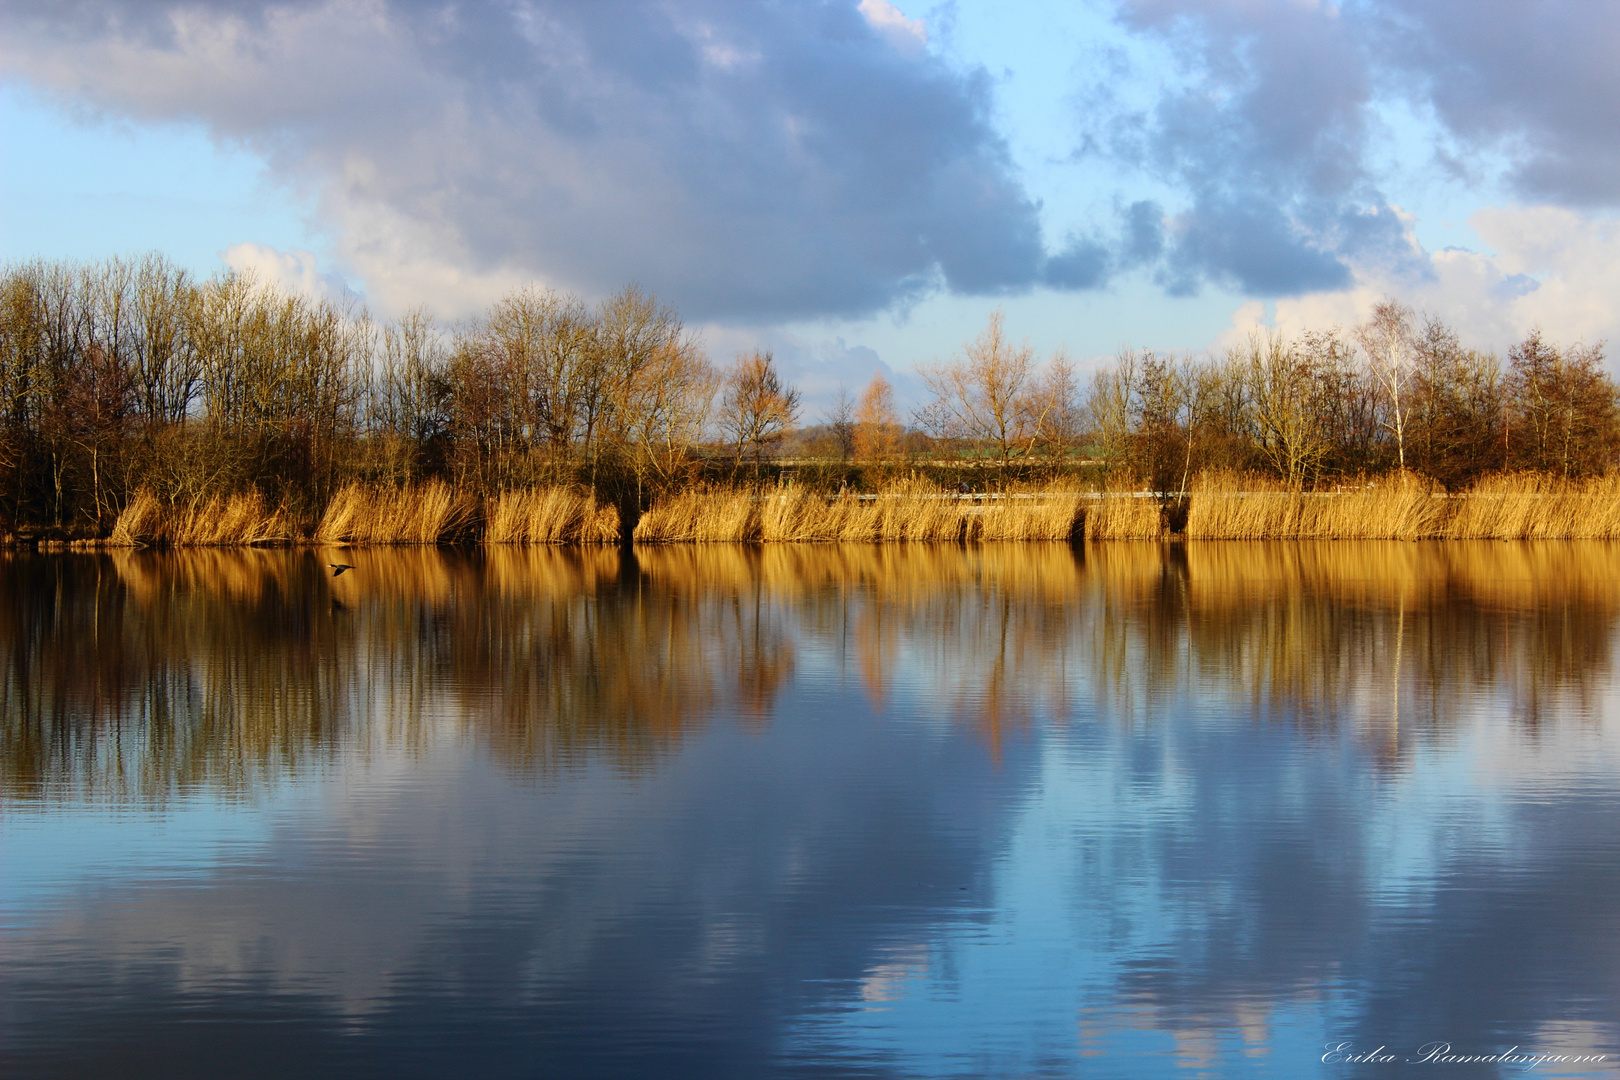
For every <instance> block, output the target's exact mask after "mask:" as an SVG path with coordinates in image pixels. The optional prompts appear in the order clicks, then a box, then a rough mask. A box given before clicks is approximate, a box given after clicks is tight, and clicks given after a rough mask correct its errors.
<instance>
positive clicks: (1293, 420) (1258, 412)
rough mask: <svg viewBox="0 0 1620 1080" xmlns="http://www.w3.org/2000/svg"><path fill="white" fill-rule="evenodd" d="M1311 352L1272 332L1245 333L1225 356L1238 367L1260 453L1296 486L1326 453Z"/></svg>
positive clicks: (1321, 404) (1318, 380)
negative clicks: (1244, 340) (1244, 339)
mask: <svg viewBox="0 0 1620 1080" xmlns="http://www.w3.org/2000/svg"><path fill="white" fill-rule="evenodd" d="M1312 360H1313V354H1312V352H1310V351H1308V350H1305V349H1301V348H1299V347H1298V346H1297V345H1296V344H1295V343H1293V342H1290V341H1288V340H1287V339H1285V338H1284V337H1283V336H1282V335H1281V334H1280V333H1277V332H1276V331H1272V332H1270V333H1268V334H1265V335H1261V334H1259V333H1258V332H1257V333H1254V334H1252V335H1250V337H1249V340H1248V342H1247V344H1246V345H1244V346H1242V347H1241V348H1240V349H1239V350H1236V352H1235V355H1233V356H1232V357H1231V358H1230V359H1229V361H1228V362H1229V363H1231V364H1233V365H1234V366H1241V367H1242V369H1243V372H1244V376H1245V379H1246V380H1247V383H1248V398H1249V402H1250V406H1251V408H1252V409H1253V416H1254V421H1253V424H1254V435H1255V442H1256V443H1257V444H1258V448H1259V450H1260V453H1261V454H1262V455H1263V456H1264V457H1265V459H1266V460H1267V461H1268V462H1269V463H1270V464H1271V466H1272V467H1273V468H1274V469H1276V470H1277V472H1278V473H1280V474H1281V475H1282V476H1283V478H1284V479H1286V480H1287V481H1288V482H1289V483H1290V484H1293V485H1295V486H1300V485H1303V484H1304V482H1305V479H1306V478H1307V477H1308V476H1310V475H1312V474H1314V473H1315V472H1316V470H1317V468H1318V467H1319V466H1320V465H1321V463H1322V459H1323V458H1324V457H1326V456H1327V453H1328V451H1329V449H1330V444H1329V441H1328V438H1327V433H1326V432H1325V431H1324V430H1323V426H1322V421H1321V414H1322V411H1323V405H1324V402H1323V401H1322V392H1321V391H1322V386H1321V381H1320V379H1319V378H1318V375H1319V372H1318V371H1317V369H1316V366H1315V365H1314V364H1313V363H1312Z"/></svg>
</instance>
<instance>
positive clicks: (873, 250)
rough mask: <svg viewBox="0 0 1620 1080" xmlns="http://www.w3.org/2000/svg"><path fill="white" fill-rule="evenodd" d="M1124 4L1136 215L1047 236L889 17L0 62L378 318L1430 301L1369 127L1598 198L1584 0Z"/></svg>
mask: <svg viewBox="0 0 1620 1080" xmlns="http://www.w3.org/2000/svg"><path fill="white" fill-rule="evenodd" d="M1112 10H1113V12H1114V15H1115V22H1116V26H1117V27H1118V29H1119V30H1120V32H1121V33H1123V34H1124V35H1125V36H1126V37H1128V38H1130V39H1132V40H1135V41H1138V42H1144V43H1148V44H1150V45H1151V46H1152V47H1153V48H1155V49H1157V50H1159V52H1158V54H1157V55H1161V56H1168V57H1169V58H1170V66H1169V67H1167V68H1166V69H1164V70H1152V71H1149V70H1136V71H1127V72H1124V73H1123V77H1124V78H1126V79H1128V80H1133V81H1134V85H1135V86H1136V88H1137V90H1139V91H1140V90H1142V89H1143V88H1146V89H1147V93H1146V98H1145V101H1144V100H1142V99H1140V98H1139V99H1138V101H1137V103H1136V104H1135V105H1133V106H1130V107H1126V106H1124V105H1122V104H1119V102H1120V101H1123V100H1125V99H1126V98H1128V97H1129V95H1121V96H1119V97H1117V98H1116V97H1114V96H1111V95H1110V94H1108V93H1104V92H1097V93H1093V94H1091V95H1090V96H1089V97H1087V98H1086V100H1088V101H1091V102H1094V103H1095V102H1100V103H1102V104H1103V106H1104V107H1102V108H1100V109H1097V110H1096V111H1095V112H1094V114H1093V115H1088V116H1087V118H1086V125H1087V136H1086V139H1085V145H1086V146H1088V147H1089V148H1090V150H1089V152H1090V153H1092V154H1093V155H1101V156H1102V157H1103V158H1105V159H1106V160H1107V161H1108V162H1109V163H1110V164H1111V165H1112V166H1117V167H1118V168H1119V169H1120V175H1127V174H1129V175H1133V176H1136V177H1138V178H1141V177H1146V178H1148V179H1149V180H1151V181H1152V185H1153V189H1154V191H1155V192H1156V194H1154V195H1153V197H1151V198H1143V197H1142V194H1143V192H1142V191H1132V190H1129V188H1130V187H1131V184H1132V183H1133V182H1134V181H1125V180H1122V181H1121V182H1120V190H1118V191H1115V192H1104V193H1102V194H1103V196H1104V198H1105V199H1106V198H1107V197H1108V196H1109V195H1112V196H1113V197H1114V199H1115V203H1116V205H1118V206H1119V207H1120V208H1121V209H1120V210H1119V211H1118V212H1117V214H1116V215H1115V217H1114V219H1113V220H1102V221H1096V222H1093V223H1092V224H1091V226H1090V227H1089V228H1088V229H1087V230H1083V231H1082V232H1081V233H1077V234H1073V235H1069V236H1066V237H1061V238H1060V237H1048V236H1046V235H1044V234H1043V229H1042V213H1043V208H1042V206H1041V205H1040V202H1039V200H1037V199H1036V198H1035V197H1033V196H1032V195H1031V194H1030V192H1029V190H1028V189H1027V187H1026V185H1025V183H1024V181H1023V180H1022V178H1021V177H1020V174H1019V172H1018V170H1017V168H1016V167H1015V165H1014V163H1013V161H1012V156H1011V152H1010V150H1009V146H1008V142H1007V140H1006V138H1005V137H1004V135H1003V133H1002V132H1001V130H1000V129H999V128H998V121H997V118H996V114H995V111H994V110H995V100H994V97H995V94H994V91H995V84H994V81H993V80H992V78H991V77H990V76H989V75H988V74H987V73H986V72H985V71H983V70H981V69H978V68H975V67H971V66H964V65H962V64H960V63H955V64H953V63H952V62H950V61H948V60H947V59H945V58H943V56H942V55H941V54H940V53H939V52H938V51H937V50H934V49H931V48H930V46H929V33H928V27H927V25H926V24H925V23H924V22H923V21H922V20H920V19H915V18H909V17H907V15H905V14H904V13H903V12H901V11H900V10H899V9H897V8H896V7H895V6H894V5H893V4H892V3H891V2H890V0H806V2H803V3H776V2H768V0H681V2H675V0H600V2H593V3H576V2H572V0H497V2H487V3H482V2H480V3H474V2H467V0H277V2H268V3H266V2H258V3H254V2H234V0H233V2H227V0H10V2H8V3H7V4H5V5H3V6H0V71H3V72H4V73H5V74H6V75H7V76H9V77H11V78H18V79H22V80H25V81H26V82H28V83H29V84H30V85H31V86H33V87H34V88H35V89H37V90H39V91H43V92H45V93H48V94H53V95H55V96H56V97H57V98H58V99H60V100H63V101H66V102H68V103H70V104H72V105H73V106H75V107H79V108H83V107H89V108H91V109H97V110H102V111H104V112H107V113H109V114H113V115H117V116H123V117H132V118H134V119H137V120H145V121H170V120H182V121H191V122H198V123H200V124H202V125H203V126H204V127H205V128H206V130H208V131H209V132H210V133H212V134H213V135H214V136H215V137H217V138H220V139H222V140H227V141H233V142H237V143H241V144H244V145H246V146H248V147H250V148H252V149H253V150H254V151H256V152H257V153H259V154H260V155H262V156H263V157H264V159H265V160H266V161H267V162H269V164H270V167H271V169H272V171H273V173H274V175H276V176H277V177H278V178H280V179H281V180H282V181H284V182H286V183H288V184H290V185H293V186H294V187H295V188H297V189H298V190H300V191H303V192H306V193H308V194H310V195H311V196H313V198H314V200H315V202H316V205H317V206H318V208H319V217H320V220H321V221H322V222H323V223H324V225H325V227H326V228H328V229H329V230H330V233H331V235H332V236H333V237H334V253H335V254H336V255H337V256H338V257H339V258H340V259H341V260H342V261H343V263H344V264H345V265H346V267H347V268H349V269H350V270H351V271H352V272H353V273H354V274H356V275H357V276H358V277H360V278H361V279H363V280H364V281H365V282H366V284H367V289H368V294H369V296H370V298H371V299H372V300H373V302H374V303H376V304H377V305H378V306H380V307H383V308H398V307H403V306H405V305H406V304H408V303H412V302H417V301H420V300H424V299H426V300H428V301H429V302H431V303H433V304H434V306H436V307H438V308H440V309H441V310H449V311H455V310H458V309H459V310H465V309H467V308H470V307H474V306H477V305H479V304H481V303H483V302H484V301H486V300H487V299H488V298H489V297H490V296H491V295H493V294H495V293H498V292H500V291H502V290H503V289H505V288H507V287H509V286H510V285H511V284H513V283H516V282H518V281H522V280H530V279H536V278H538V279H540V280H542V281H545V282H547V283H549V284H553V285H558V286H562V287H567V288H573V289H578V290H581V291H583V292H585V293H587V294H601V293H604V292H607V291H609V290H612V289H614V288H617V287H618V286H620V285H622V284H624V283H625V282H626V281H629V280H636V281H638V282H639V283H640V284H642V285H643V286H645V287H647V288H650V289H652V290H654V291H656V292H657V293H659V294H660V295H662V296H663V297H665V298H666V299H668V300H670V301H672V302H674V303H675V304H677V305H678V306H679V307H680V308H681V309H682V310H683V311H685V312H686V313H687V314H688V315H689V316H691V317H692V318H694V319H697V320H700V321H710V320H717V321H723V322H729V323H732V324H750V325H763V324H767V323H770V322H779V321H786V320H796V319H805V318H817V317H835V318H837V317H842V318H859V317H863V316H867V315H870V314H872V313H874V312H878V311H882V310H885V309H894V308H896V307H903V306H904V305H906V304H908V303H910V302H911V301H914V300H916V299H917V298H920V297H923V296H926V295H929V294H932V293H935V292H937V291H939V290H941V289H943V290H947V291H949V292H951V293H954V294H958V295H969V296H1003V295H1015V294H1018V293H1023V292H1027V291H1029V290H1032V289H1036V288H1048V289H1055V290H1066V291H1072V290H1086V289H1097V288H1102V287H1105V286H1107V285H1108V284H1109V282H1110V281H1112V280H1113V279H1115V278H1116V277H1117V276H1118V275H1119V274H1121V273H1126V272H1141V273H1147V274H1150V275H1152V276H1153V277H1154V278H1155V279H1156V280H1157V281H1158V282H1159V284H1160V285H1161V286H1162V288H1163V289H1164V291H1165V292H1167V293H1168V294H1170V295H1172V296H1176V295H1187V294H1191V293H1195V292H1198V291H1200V290H1201V289H1204V288H1206V287H1209V286H1216V287H1219V288H1223V289H1229V290H1233V291H1236V292H1238V293H1241V294H1244V295H1247V296H1251V297H1257V298H1265V299H1278V298H1282V299H1287V298H1309V297H1313V296H1314V297H1329V296H1338V295H1341V294H1346V295H1348V294H1349V293H1353V292H1355V291H1357V290H1363V289H1365V288H1367V287H1370V285H1371V283H1377V285H1378V287H1379V288H1389V289H1394V290H1397V291H1412V290H1418V291H1422V290H1430V291H1431V292H1432V291H1434V290H1437V289H1438V290H1442V291H1443V289H1442V286H1443V285H1444V283H1445V282H1446V281H1448V280H1451V277H1448V274H1449V273H1450V270H1448V267H1449V268H1451V269H1455V266H1456V264H1458V262H1459V260H1458V258H1457V257H1455V256H1453V255H1450V254H1447V253H1437V254H1436V253H1430V252H1426V251H1424V250H1422V248H1421V247H1420V246H1419V245H1418V244H1417V243H1416V241H1415V239H1414V235H1413V229H1412V222H1411V220H1410V216H1409V215H1406V214H1404V213H1403V211H1402V210H1401V209H1400V208H1399V206H1398V198H1397V197H1395V196H1394V195H1392V194H1391V193H1390V192H1388V191H1386V190H1385V189H1386V186H1387V185H1388V184H1390V183H1391V182H1392V181H1391V178H1390V177H1389V176H1387V175H1385V174H1384V172H1381V170H1380V167H1379V166H1378V165H1377V164H1376V162H1377V161H1378V160H1379V158H1378V155H1379V152H1380V147H1381V146H1383V145H1384V142H1387V139H1385V136H1386V135H1387V132H1384V131H1383V130H1382V125H1383V123H1384V119H1383V118H1384V116H1385V115H1386V113H1387V110H1388V109H1389V108H1390V107H1391V106H1392V105H1396V106H1399V107H1400V108H1402V109H1405V110H1408V111H1409V112H1410V113H1411V114H1412V115H1415V116H1419V117H1422V118H1424V122H1426V123H1428V124H1429V125H1430V126H1431V129H1432V131H1431V134H1432V137H1433V143H1434V148H1433V155H1432V161H1431V162H1429V163H1427V165H1428V166H1430V167H1433V168H1436V169H1439V170H1440V171H1442V172H1447V173H1448V175H1452V176H1455V177H1459V178H1461V179H1462V180H1463V181H1464V182H1465V183H1466V184H1474V185H1476V186H1478V185H1489V184H1493V183H1500V184H1501V185H1504V187H1503V188H1502V190H1504V191H1506V192H1509V193H1511V195H1512V196H1513V197H1514V198H1517V199H1519V200H1522V201H1523V202H1524V203H1525V204H1526V206H1524V207H1522V208H1521V209H1522V211H1523V212H1524V213H1532V212H1540V211H1543V210H1545V211H1553V210H1556V211H1560V212H1563V211H1569V212H1571V213H1575V214H1579V215H1586V216H1587V217H1590V216H1591V215H1593V214H1601V213H1602V212H1604V211H1606V210H1609V209H1611V208H1613V207H1614V206H1615V205H1616V203H1617V202H1620V168H1617V167H1616V166H1617V165H1620V139H1617V138H1616V137H1615V125H1614V122H1613V119H1612V115H1613V102H1614V101H1615V100H1617V99H1620V69H1617V68H1615V66H1614V65H1612V63H1611V62H1610V58H1609V56H1608V55H1607V53H1608V51H1609V50H1608V49H1607V43H1609V42H1612V41H1614V40H1616V38H1617V36H1620V8H1617V7H1614V6H1613V5H1610V4H1608V3H1606V2H1603V0H1546V2H1545V3H1538V4H1534V5H1530V4H1523V3H1511V2H1508V0H1347V2H1345V3H1340V4H1334V3H1328V2H1325V0H1116V2H1115V3H1114V4H1113V6H1112ZM1119 76H1120V73H1119V72H1111V73H1110V75H1109V76H1108V77H1109V78H1110V79H1113V78H1116V77H1119ZM1083 96H1084V95H1083ZM1381 140H1384V142H1381ZM1502 212H1503V213H1513V212H1519V211H1514V210H1504V211H1502ZM1559 220H1560V221H1563V220H1564V219H1559ZM1561 228H1562V226H1561ZM1566 233H1567V230H1564V231H1563V232H1560V233H1559V235H1565V234H1566ZM1583 250H1584V249H1583ZM1605 250H1607V249H1605ZM1581 257H1582V258H1584V259H1586V260H1587V261H1588V262H1591V260H1592V257H1590V256H1588V255H1583V256H1581ZM1608 257H1609V259H1610V262H1609V263H1604V266H1605V267H1611V266H1612V263H1613V261H1614V258H1615V257H1614V256H1613V255H1612V254H1611V255H1610V256H1608ZM233 258H236V259H238V260H239V261H240V260H241V259H245V258H247V255H245V254H243V252H241V251H238V252H237V253H236V254H235V255H233ZM287 258H293V259H294V260H295V262H298V260H303V259H304V255H302V254H295V255H293V256H284V255H280V254H277V253H269V252H265V251H259V252H257V253H256V254H254V255H253V259H255V260H257V261H258V262H260V263H265V264H266V265H267V266H268V264H269V263H274V262H277V260H278V259H279V260H281V261H285V260H286V259H287ZM289 265H291V264H289ZM1503 265H1504V266H1505V265H1506V264H1505V263H1504V264H1503ZM1493 266H1494V264H1493ZM287 272H288V273H293V276H295V277H299V275H303V276H308V275H310V274H313V273H314V270H313V267H312V265H310V266H305V265H304V263H303V262H298V265H297V266H296V267H292V269H290V270H288V271H287ZM1606 272H1607V271H1606ZM1492 273H1496V274H1497V276H1498V277H1502V278H1503V279H1504V280H1505V279H1506V278H1507V277H1512V276H1513V275H1514V274H1519V273H1521V272H1520V271H1517V270H1513V271H1507V270H1502V271H1500V272H1498V270H1496V269H1493V270H1492ZM1611 276H1612V275H1611ZM299 280H302V277H299ZM1521 285H1523V291H1529V290H1530V287H1531V285H1536V286H1538V287H1539V279H1537V280H1535V281H1531V282H1530V283H1529V284H1524V283H1521ZM1491 287H1492V288H1497V287H1498V286H1497V285H1493V286H1491ZM1510 291H1511V289H1510ZM1515 295H1518V294H1515ZM1544 300H1545V295H1544V297H1543V301H1544ZM1543 301H1538V302H1543Z"/></svg>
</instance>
